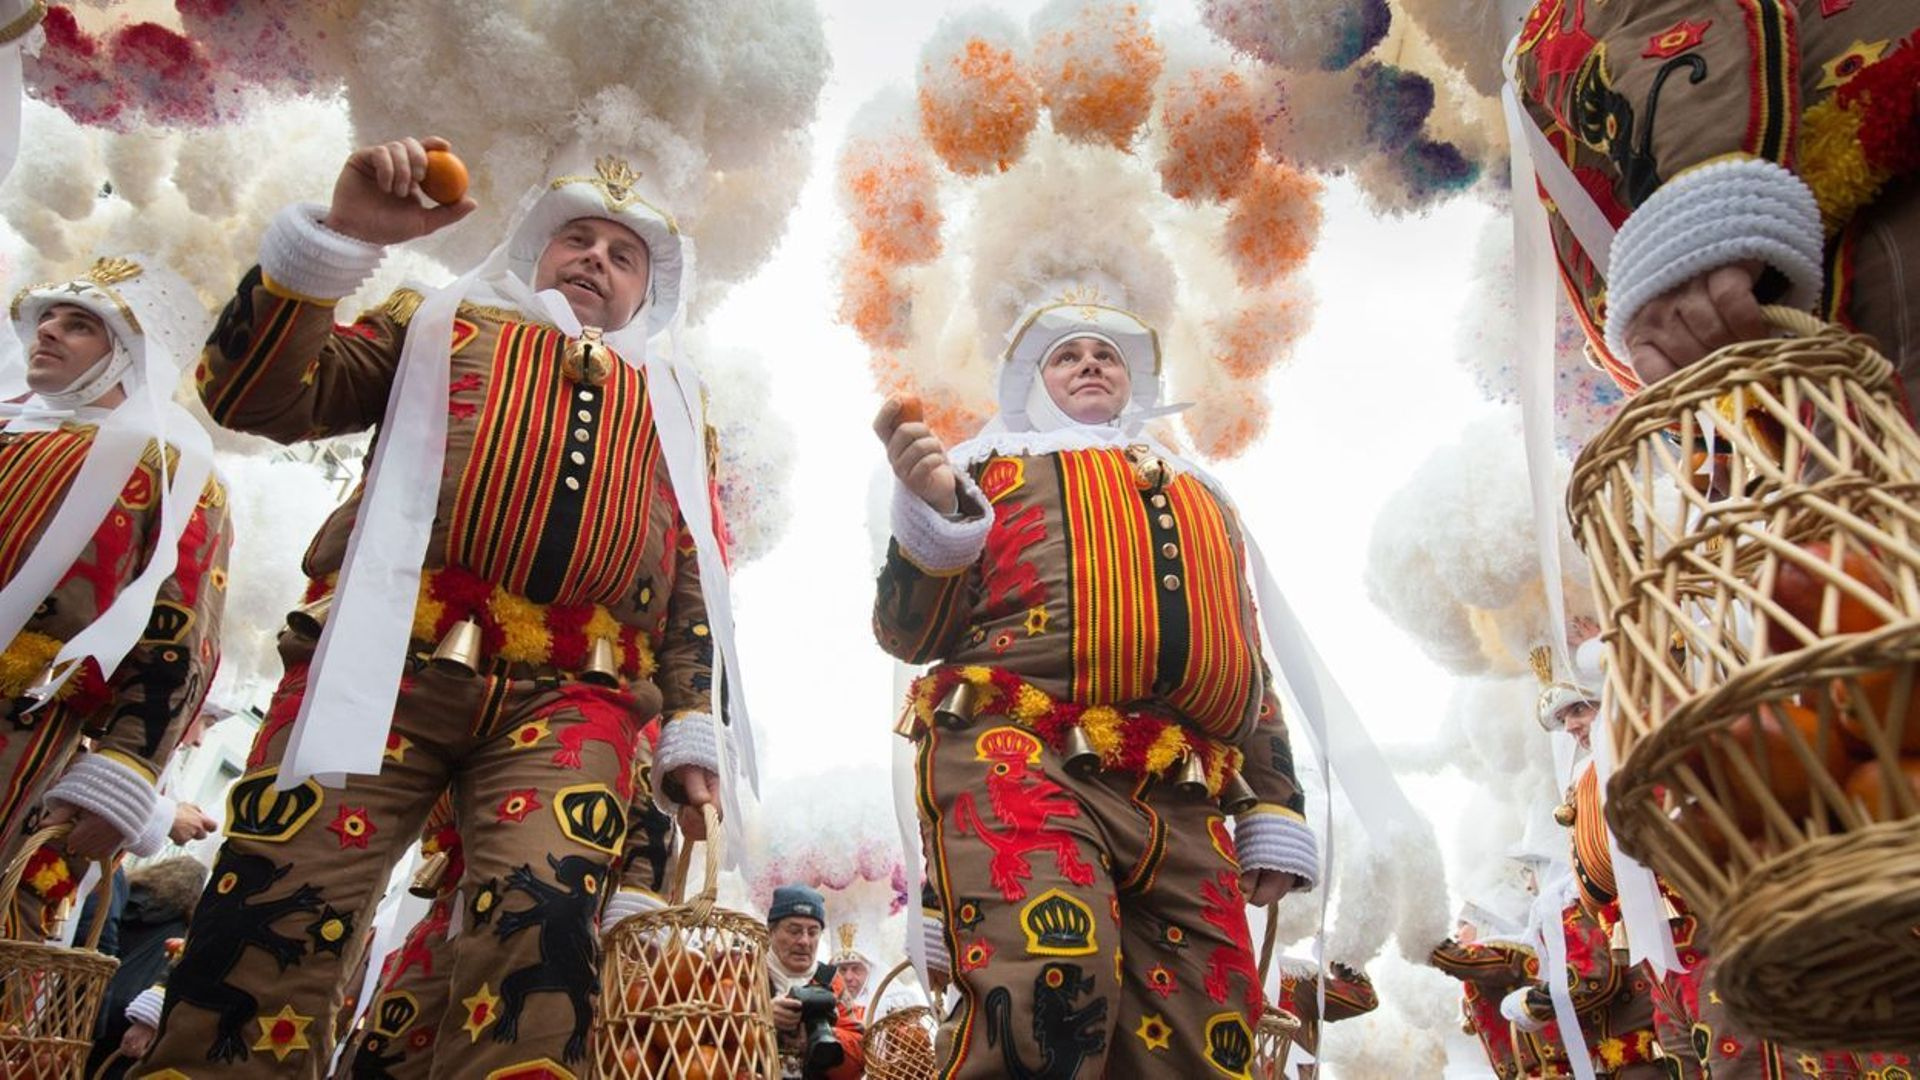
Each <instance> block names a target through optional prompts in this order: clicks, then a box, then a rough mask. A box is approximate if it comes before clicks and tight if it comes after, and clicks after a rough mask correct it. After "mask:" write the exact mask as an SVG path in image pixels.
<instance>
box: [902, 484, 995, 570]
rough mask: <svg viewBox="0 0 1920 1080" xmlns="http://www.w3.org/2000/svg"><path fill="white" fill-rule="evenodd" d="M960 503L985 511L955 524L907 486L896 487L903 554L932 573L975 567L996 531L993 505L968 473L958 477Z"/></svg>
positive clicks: (914, 563)
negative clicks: (994, 529) (991, 535)
mask: <svg viewBox="0 0 1920 1080" xmlns="http://www.w3.org/2000/svg"><path fill="white" fill-rule="evenodd" d="M959 480H960V493H961V504H962V505H965V504H966V502H967V501H968V500H969V499H970V500H972V502H973V505H974V506H976V507H980V508H983V512H982V513H981V515H980V516H979V517H975V518H963V519H961V520H959V521H954V520H952V519H951V518H949V517H947V516H946V515H945V514H942V513H941V512H940V511H938V510H935V509H934V508H933V507H931V506H928V505H927V504H926V501H925V500H923V499H921V498H920V496H918V495H915V494H914V493H913V492H911V491H908V490H907V486H906V485H905V484H902V483H900V482H899V481H895V482H894V485H893V513H892V515H891V516H892V518H893V538H894V539H895V540H896V541H898V542H899V544H900V552H901V554H903V555H905V556H906V557H907V560H908V561H909V562H911V563H913V565H915V566H917V567H919V568H920V569H922V570H924V571H926V572H927V573H929V574H952V573H956V572H958V571H961V570H965V569H966V568H967V567H969V566H972V565H973V564H974V563H975V562H977V561H978V560H979V558H980V553H981V552H983V551H985V550H986V549H987V533H989V532H991V531H992V530H993V504H991V503H989V502H987V497H986V496H985V495H983V494H981V492H980V485H978V484H976V483H974V482H973V477H971V476H968V475H967V474H966V473H965V472H961V473H960V474H959Z"/></svg>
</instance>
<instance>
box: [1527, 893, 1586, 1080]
mask: <svg viewBox="0 0 1920 1080" xmlns="http://www.w3.org/2000/svg"><path fill="white" fill-rule="evenodd" d="M1578 902H1579V901H1578V900H1576V899H1575V897H1574V887H1573V878H1572V876H1571V875H1569V876H1566V877H1562V878H1560V879H1559V880H1557V881H1554V882H1552V883H1548V882H1541V883H1540V895H1539V896H1538V897H1537V898H1536V899H1535V901H1534V914H1535V922H1536V923H1537V924H1538V926H1537V932H1538V937H1537V939H1536V941H1537V943H1538V945H1539V946H1541V948H1540V955H1541V956H1544V957H1545V958H1546V964H1545V965H1544V966H1543V967H1542V968H1541V970H1540V976H1541V981H1542V982H1544V983H1546V984H1547V995H1548V996H1549V997H1551V998H1552V999H1553V1019H1554V1022H1555V1023H1557V1024H1558V1025H1559V1026H1560V1044H1561V1045H1562V1046H1564V1047H1565V1048H1566V1051H1567V1064H1568V1065H1569V1066H1571V1067H1572V1069H1573V1075H1574V1076H1575V1077H1576V1078H1578V1080H1594V1072H1593V1055H1592V1053H1591V1052H1590V1051H1589V1050H1588V1049H1587V1037H1586V1034H1585V1033H1584V1032H1582V1031H1581V1030H1580V1014H1578V1013H1576V1012H1574V1011H1573V994H1572V993H1571V992H1570V991H1569V990H1568V989H1567V927H1566V921H1565V916H1566V913H1567V909H1568V908H1570V907H1572V906H1573V905H1574V904H1576V903H1578Z"/></svg>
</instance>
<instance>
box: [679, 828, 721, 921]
mask: <svg viewBox="0 0 1920 1080" xmlns="http://www.w3.org/2000/svg"><path fill="white" fill-rule="evenodd" d="M700 817H701V818H702V820H704V821H705V822H706V825H707V839H706V841H705V843H706V845H707V858H706V867H705V869H706V883H705V885H704V886H702V888H701V889H700V891H699V892H698V893H696V894H694V897H693V900H692V901H691V904H690V906H692V907H695V908H697V909H699V916H700V917H701V918H703V919H704V918H706V917H707V915H709V914H710V913H711V912H712V910H713V902H714V900H715V899H717V898H718V897H719V895H720V863H721V862H722V860H723V859H724V857H725V855H726V850H727V848H726V841H725V837H724V834H723V832H722V830H721V828H720V808H719V807H717V806H715V805H713V804H712V803H707V804H706V805H704V806H702V807H701V808H700ZM698 842H699V841H695V843H698ZM692 868H693V843H686V844H681V845H680V854H679V857H678V858H676V859H675V860H674V862H673V873H672V874H671V875H669V876H668V878H667V903H668V904H669V905H671V906H674V907H678V906H681V905H683V904H689V901H688V900H687V872H688V871H689V870H691V869H692Z"/></svg>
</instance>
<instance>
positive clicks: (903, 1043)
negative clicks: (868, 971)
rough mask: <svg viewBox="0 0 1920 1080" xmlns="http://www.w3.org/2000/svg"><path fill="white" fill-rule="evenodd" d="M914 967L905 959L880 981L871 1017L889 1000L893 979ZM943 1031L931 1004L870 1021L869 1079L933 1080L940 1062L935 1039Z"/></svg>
mask: <svg viewBox="0 0 1920 1080" xmlns="http://www.w3.org/2000/svg"><path fill="white" fill-rule="evenodd" d="M911 966H913V965H912V963H911V962H910V961H906V960H902V961H901V962H900V963H899V964H898V965H896V966H895V967H894V969H893V970H892V971H889V972H887V977H886V978H884V979H881V980H880V986H879V988H878V989H876V990H875V991H874V992H873V997H872V998H870V999H869V1000H868V1004H867V1015H868V1016H872V1015H873V1014H874V1011H875V1010H877V1009H879V1008H880V1003H881V1002H882V1001H885V1000H886V997H887V987H888V986H890V985H892V983H893V980H894V979H896V978H898V977H899V976H900V974H901V973H902V972H904V971H906V970H907V969H908V968H909V967H911ZM939 1030H940V1018H939V1017H937V1016H935V1015H934V1011H933V1008H932V1006H930V1005H908V1006H906V1007H904V1008H899V1009H895V1010H893V1011H892V1012H890V1013H888V1014H887V1015H885V1016H883V1017H881V1018H880V1019H878V1020H876V1021H874V1022H873V1023H871V1024H868V1025H867V1041H866V1056H867V1080H931V1078H932V1076H933V1073H934V1068H935V1066H936V1064H937V1062H936V1061H935V1059H934V1055H933V1040H934V1036H935V1035H936V1034H938V1033H939Z"/></svg>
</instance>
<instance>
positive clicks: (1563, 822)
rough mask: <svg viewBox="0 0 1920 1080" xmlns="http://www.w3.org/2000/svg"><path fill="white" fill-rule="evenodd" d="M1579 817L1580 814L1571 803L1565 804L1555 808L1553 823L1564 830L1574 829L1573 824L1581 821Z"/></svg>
mask: <svg viewBox="0 0 1920 1080" xmlns="http://www.w3.org/2000/svg"><path fill="white" fill-rule="evenodd" d="M1579 817H1580V812H1579V811H1578V810H1575V809H1574V808H1573V804H1572V803H1570V802H1563V803H1561V804H1560V805H1559V806H1556V807H1554V808H1553V823H1554V824H1555V825H1558V826H1560V827H1561V828H1563V829H1571V828H1573V823H1574V822H1575V821H1577V820H1579Z"/></svg>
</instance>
